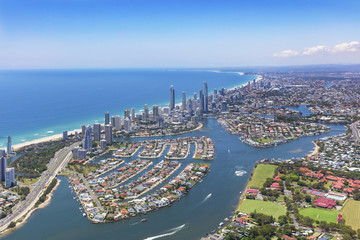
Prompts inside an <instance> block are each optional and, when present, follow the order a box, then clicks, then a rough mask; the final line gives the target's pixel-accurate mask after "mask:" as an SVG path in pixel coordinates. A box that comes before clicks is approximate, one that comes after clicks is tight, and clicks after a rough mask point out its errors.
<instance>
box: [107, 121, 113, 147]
mask: <svg viewBox="0 0 360 240" xmlns="http://www.w3.org/2000/svg"><path fill="white" fill-rule="evenodd" d="M105 140H106V143H107V144H112V126H111V125H109V124H108V125H105Z"/></svg>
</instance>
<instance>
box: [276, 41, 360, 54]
mask: <svg viewBox="0 0 360 240" xmlns="http://www.w3.org/2000/svg"><path fill="white" fill-rule="evenodd" d="M341 53H360V43H359V42H357V41H352V42H345V43H340V44H337V45H335V46H333V47H327V46H323V45H319V46H315V47H310V48H305V49H304V50H303V51H301V52H298V51H294V50H285V51H282V52H279V53H275V54H274V57H293V56H301V55H303V56H311V55H326V54H333V55H334V54H341Z"/></svg>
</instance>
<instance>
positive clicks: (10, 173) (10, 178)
mask: <svg viewBox="0 0 360 240" xmlns="http://www.w3.org/2000/svg"><path fill="white" fill-rule="evenodd" d="M15 185H16V184H15V168H6V170H5V187H7V188H9V187H13V186H15Z"/></svg>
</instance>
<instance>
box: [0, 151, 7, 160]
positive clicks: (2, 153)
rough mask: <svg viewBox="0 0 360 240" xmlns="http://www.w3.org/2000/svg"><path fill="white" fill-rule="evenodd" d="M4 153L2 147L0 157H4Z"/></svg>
mask: <svg viewBox="0 0 360 240" xmlns="http://www.w3.org/2000/svg"><path fill="white" fill-rule="evenodd" d="M5 155H6V152H5V150H4V149H0V158H1V157H5Z"/></svg>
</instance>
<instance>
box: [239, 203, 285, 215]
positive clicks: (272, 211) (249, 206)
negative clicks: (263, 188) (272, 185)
mask: <svg viewBox="0 0 360 240" xmlns="http://www.w3.org/2000/svg"><path fill="white" fill-rule="evenodd" d="M255 210H256V212H257V213H263V214H266V215H271V216H273V217H275V218H278V217H279V216H280V215H284V214H285V212H286V207H285V205H281V204H280V203H273V202H269V201H262V200H251V199H244V200H241V202H240V205H239V206H238V209H237V211H240V212H243V213H247V214H250V213H252V212H254V211H255Z"/></svg>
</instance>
